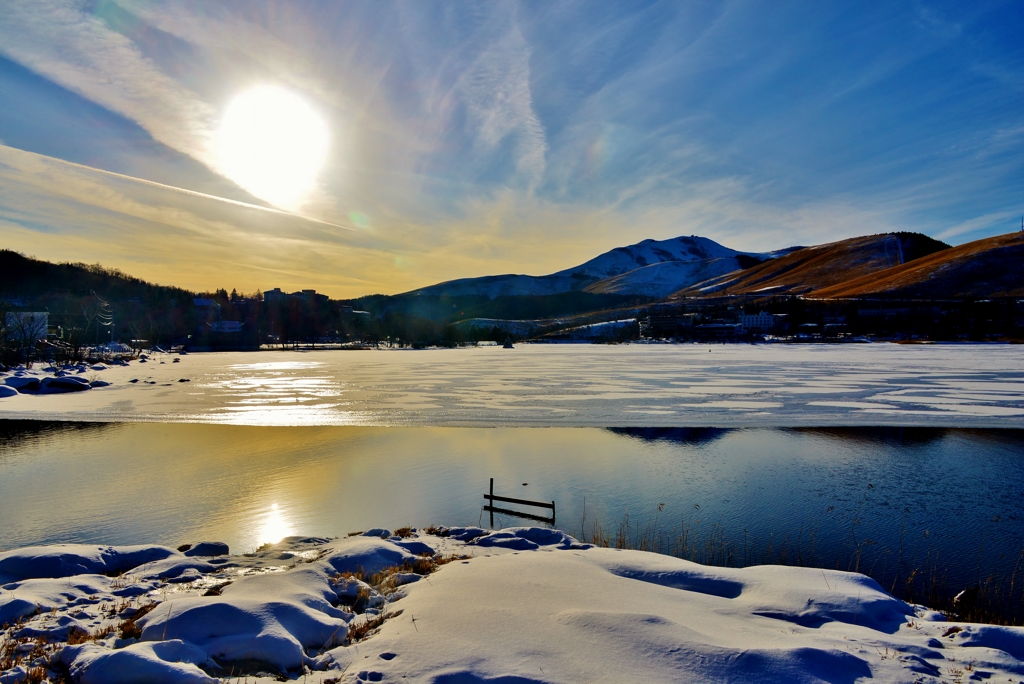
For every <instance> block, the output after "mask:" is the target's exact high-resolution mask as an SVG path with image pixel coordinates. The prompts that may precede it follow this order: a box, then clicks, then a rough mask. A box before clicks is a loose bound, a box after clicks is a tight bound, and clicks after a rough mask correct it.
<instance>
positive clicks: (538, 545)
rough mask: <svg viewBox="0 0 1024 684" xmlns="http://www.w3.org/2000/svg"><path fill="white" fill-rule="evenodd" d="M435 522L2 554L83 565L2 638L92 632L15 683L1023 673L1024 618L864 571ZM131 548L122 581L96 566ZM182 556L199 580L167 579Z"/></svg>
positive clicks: (1, 617)
mask: <svg viewBox="0 0 1024 684" xmlns="http://www.w3.org/2000/svg"><path fill="white" fill-rule="evenodd" d="M373 532H378V533H379V534H381V535H384V534H385V533H389V531H388V530H374V531H373ZM439 534H440V535H441V536H433V535H428V534H425V533H422V532H414V534H413V536H412V537H411V538H406V539H399V538H397V537H390V536H389V537H388V538H381V537H380V536H377V535H372V536H353V537H348V538H345V539H321V538H304V537H292V538H288V539H286V540H284V541H282V542H281V543H279V544H276V545H274V546H271V547H268V548H265V549H262V550H260V551H259V552H256V553H253V554H246V555H243V556H202V557H198V556H197V557H186V556H184V555H183V554H180V553H178V552H175V551H170V550H169V549H165V548H164V547H128V548H124V547H121V548H118V547H73V546H62V547H34V548H29V549H20V550H16V551H11V552H7V553H5V554H0V563H7V564H8V566H9V570H10V569H11V568H13V569H14V570H17V572H18V573H19V574H24V573H25V572H26V571H27V570H29V571H33V572H43V571H45V572H51V571H53V569H54V568H55V567H58V566H55V565H54V560H53V559H55V558H63V559H65V565H62V566H59V568H60V571H61V572H64V573H70V574H66V575H65V576H63V577H60V578H36V579H22V580H17V581H10V582H6V583H4V584H2V585H0V621H7V622H10V621H17V622H18V624H15V625H13V626H10V627H8V628H7V629H6V635H0V636H6V637H8V639H12V638H13V639H17V638H24V637H29V636H34V635H46V636H47V638H50V639H57V640H58V641H59V640H66V639H67V638H68V637H69V635H70V634H72V633H77V634H78V637H77V639H76V640H78V641H81V635H82V634H85V633H91V634H93V635H94V636H93V637H92V638H90V639H87V640H86V641H85V643H78V644H76V645H71V646H67V645H63V644H58V646H57V647H56V650H54V651H53V652H52V653H51V655H49V656H39V655H38V654H37V655H35V656H29V655H25V656H24V658H21V656H19V657H18V658H15V659H13V660H12V661H11V664H10V667H8V669H7V670H5V671H3V672H0V680H2V681H8V680H11V681H14V680H15V679H16V678H23V675H24V673H25V672H27V669H28V668H30V667H34V666H40V665H41V666H43V667H56V666H57V664H58V663H60V664H62V665H63V666H64V667H66V668H68V671H69V672H70V674H71V676H72V679H73V681H75V682H82V683H86V684H88V683H89V682H115V683H116V682H129V681H131V682H158V681H159V682H188V683H190V684H191V683H198V682H202V683H204V684H209V683H210V682H214V681H218V679H217V678H218V677H227V676H228V675H229V674H231V673H234V675H235V676H236V677H237V676H238V674H239V673H245V676H246V678H247V679H249V678H251V677H255V678H256V680H257V681H260V682H264V681H268V682H269V681H272V679H270V678H271V677H281V676H284V677H287V678H291V679H294V680H300V679H307V680H309V672H310V671H315V672H322V675H318V676H317V678H316V679H312V680H310V681H322V680H325V679H335V680H336V681H340V682H348V683H355V682H364V681H382V682H398V681H411V682H417V681H418V682H431V683H438V682H486V681H496V682H520V683H531V684H538V683H541V682H545V683H547V682H550V683H555V682H578V681H609V682H611V681H645V682H674V681H687V682H720V681H758V682H808V683H809V682H854V681H861V680H868V679H870V680H878V681H883V682H912V681H922V682H926V681H939V680H940V678H945V679H952V680H956V679H958V675H957V673H959V678H963V677H965V676H967V677H969V678H970V679H972V680H975V679H978V680H985V679H991V680H992V681H1006V680H1007V679H1008V678H1009V679H1011V681H1019V679H1020V677H1021V675H1024V629H1022V628H1013V627H998V626H993V625H972V624H961V623H950V622H946V621H945V620H944V618H943V617H942V616H941V615H939V614H937V613H935V612H932V611H929V610H927V609H925V608H923V607H921V606H913V605H909V604H906V603H904V602H902V601H899V600H897V599H895V598H893V597H892V596H889V595H888V594H886V593H885V591H883V590H882V588H881V587H879V586H878V585H877V584H876V583H875V582H874V581H873V580H871V579H869V578H867V577H865V576H863V575H858V574H854V573H845V572H838V571H832V570H819V569H810V568H790V567H780V566H757V567H751V568H745V569H734V568H712V567H705V566H701V565H698V564H695V563H691V562H688V561H683V560H679V559H675V558H670V557H666V556H659V555H656V554H651V553H644V552H638V551H622V550H616V549H604V548H595V547H593V546H591V545H587V544H580V543H578V542H577V541H576V540H575V539H573V538H572V537H571V536H569V535H567V534H565V533H563V532H560V531H557V530H549V529H543V528H531V527H517V528H509V529H505V530H498V531H488V530H483V529H480V528H448V529H446V528H440V529H439ZM199 546H200V545H195V547H193V548H196V547H199ZM217 548H218V547H217V546H216V545H214V546H212V547H207V549H208V550H217ZM152 554H156V555H163V557H162V558H157V559H155V560H154V559H150V558H148V557H147V555H152ZM428 557H429V558H431V559H433V561H428V560H427V558H428ZM12 559H16V560H17V562H15V561H14V560H12ZM214 560H217V561H219V562H218V563H212V562H209V561H214ZM68 561H72V562H70V563H69V562H68ZM136 561H139V565H136V566H135V567H130V568H127V569H128V570H129V572H128V573H127V574H125V575H122V576H120V577H115V578H111V577H105V576H101V575H98V574H94V572H92V569H93V568H96V567H103V568H105V567H121V566H123V565H126V564H127V565H130V564H131V563H133V562H136ZM431 563H433V564H434V565H433V566H432V567H430V566H431ZM182 568H183V569H182ZM26 569H27V570H26ZM69 569H70V570H69ZM169 569H182V570H181V571H180V572H179V574H178V576H181V575H184V574H186V573H188V574H189V576H190V577H191V578H192V579H191V580H190V581H189V582H187V583H175V582H171V581H170V580H172V579H174V578H173V577H169V576H168V571H169ZM431 570H435V572H433V574H431V575H430V576H429V578H427V579H424V578H423V573H427V572H429V571H431ZM161 575H163V576H164V577H163V578H161ZM370 582H373V583H375V584H374V585H372V586H371V584H370ZM125 597H128V598H125ZM132 597H133V598H132ZM126 604H127V605H126ZM126 621H127V622H126ZM129 623H130V624H133V625H135V627H136V630H135V631H132V630H128V631H125V634H126V636H125V637H124V638H122V637H121V636H119V634H118V633H117V632H116V631H115V632H113V633H111V628H112V627H118V629H120V630H123V627H124V625H125V624H129ZM353 639H355V641H354V642H353ZM4 643H16V642H14V641H6V642H5V641H4V640H2V639H0V644H4ZM18 653H19V654H20V653H22V652H21V651H19V652H18ZM968 672H969V673H970V674H969V675H967V674H966V673H968ZM257 675H258V676H257ZM945 679H943V681H944V680H945ZM220 681H224V680H223V679H222V680H220Z"/></svg>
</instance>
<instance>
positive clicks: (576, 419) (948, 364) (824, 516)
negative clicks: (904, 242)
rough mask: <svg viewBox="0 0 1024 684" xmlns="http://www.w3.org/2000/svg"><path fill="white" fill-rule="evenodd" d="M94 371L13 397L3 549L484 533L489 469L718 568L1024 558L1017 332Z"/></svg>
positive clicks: (306, 358) (573, 515)
mask: <svg viewBox="0 0 1024 684" xmlns="http://www.w3.org/2000/svg"><path fill="white" fill-rule="evenodd" d="M176 358H177V359H179V360H178V361H177V362H175V361H174V359H176ZM94 374H96V375H97V376H99V377H102V378H103V379H104V380H108V381H110V382H112V383H113V384H112V385H111V386H110V387H105V388H102V389H96V390H91V391H89V392H80V393H75V394H69V395H48V396H29V395H19V396H16V397H12V398H10V399H5V400H3V402H4V403H3V404H2V405H0V410H3V412H4V413H3V416H4V417H5V418H7V420H3V421H0V520H2V521H3V524H2V525H0V547H4V548H11V547H15V546H23V545H29V544H43V543H57V542H88V543H108V544H127V543H144V542H159V543H164V544H170V545H178V544H181V543H186V542H193V541H197V540H199V539H212V540H220V541H225V542H228V543H229V544H230V545H231V546H232V548H233V549H235V550H236V551H238V550H241V551H247V550H250V549H253V548H256V547H258V546H259V545H261V544H263V543H264V542H268V541H275V540H277V539H279V538H281V537H283V536H286V535H291V534H303V535H327V536H332V535H344V534H347V533H349V532H356V531H360V530H365V529H368V528H371V527H380V526H383V527H391V528H394V527H398V526H403V525H413V526H425V525H429V524H445V525H478V524H479V525H486V524H487V523H488V522H489V521H488V519H487V518H486V516H485V515H484V513H483V512H482V510H481V506H482V504H483V499H482V495H483V494H484V492H485V490H486V489H487V485H488V481H489V479H490V478H492V477H493V478H494V479H495V483H496V491H497V493H498V494H502V495H506V496H513V497H518V498H526V499H534V500H543V501H552V500H553V501H555V502H556V503H557V510H558V516H557V520H556V524H557V526H558V527H560V528H562V529H565V530H567V531H569V532H571V533H573V534H576V535H578V536H582V537H589V536H592V535H593V534H594V532H595V529H596V528H595V524H597V525H598V526H599V527H600V529H603V531H604V533H606V534H609V535H611V536H614V535H615V534H616V533H618V532H619V531H620V530H621V529H623V525H624V524H627V521H628V528H629V535H631V536H633V537H636V536H638V535H640V536H644V535H646V537H648V538H657V539H659V540H662V541H671V540H677V541H678V539H679V538H680V535H683V534H685V535H686V539H687V543H688V545H689V547H690V550H691V554H690V555H691V557H694V558H697V559H698V560H700V559H705V560H707V559H711V556H712V555H714V556H715V560H716V561H717V562H721V561H723V560H724V561H725V562H728V563H730V564H736V565H743V564H750V563H755V562H787V563H793V562H798V563H804V564H816V565H822V566H825V567H838V568H842V569H860V570H861V571H865V572H869V573H870V574H872V575H873V576H875V577H877V578H879V579H880V580H883V581H884V582H886V583H888V582H890V581H891V580H892V581H894V580H896V579H898V578H899V577H903V576H905V575H906V574H908V573H910V572H912V571H913V570H914V569H915V568H932V569H939V570H941V571H943V572H946V573H948V574H947V575H946V577H947V580H948V583H949V584H950V585H958V586H964V585H966V584H969V583H973V582H977V581H978V580H979V578H983V577H985V576H987V575H988V574H989V573H992V572H995V573H998V574H1001V575H1009V574H1010V573H1012V572H1013V571H1014V568H1015V567H1016V566H1017V563H1018V561H1019V559H1020V554H1021V551H1022V548H1024V510H1022V503H1021V498H1020V492H1021V491H1024V459H1022V457H1021V456H1022V454H1024V347H1022V346H1011V345H843V346H826V345H802V346H800V345H757V346H754V345H714V346H707V345H652V346H646V345H626V346H618V347H615V346H597V345H594V346H576V345H573V346H568V345H521V346H519V347H518V348H517V349H515V350H512V351H509V350H502V349H494V348H490V349H486V348H484V349H461V350H423V351H407V350H401V351H400V350H380V351H365V352H357V351H317V352H287V351H275V352H262V353H257V354H253V353H250V354H245V353H225V354H190V355H187V356H183V357H177V356H173V357H172V356H171V355H155V356H153V357H152V358H151V359H150V360H149V362H148V363H145V364H142V363H132V364H131V365H130V366H128V367H112V368H109V369H106V370H103V371H95V372H94ZM132 380H135V381H136V382H131V381H132ZM182 380H185V381H186V382H182ZM55 418H56V419H59V420H53V419H55ZM524 483H525V484H524ZM521 523H522V521H518V520H516V519H513V518H510V517H503V516H499V517H498V519H496V521H495V524H496V525H497V526H505V525H514V524H521Z"/></svg>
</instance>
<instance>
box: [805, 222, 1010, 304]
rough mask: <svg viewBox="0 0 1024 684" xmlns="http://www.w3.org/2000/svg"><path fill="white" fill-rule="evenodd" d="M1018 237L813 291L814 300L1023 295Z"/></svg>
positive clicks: (926, 258)
mask: <svg viewBox="0 0 1024 684" xmlns="http://www.w3.org/2000/svg"><path fill="white" fill-rule="evenodd" d="M1022 264H1024V233H1020V232H1015V233H1008V234H1006V235H998V236H996V237H991V238H985V239H983V240H975V241H974V242H968V243H967V244H964V245H960V246H959V247H952V248H950V249H944V250H942V251H939V252H935V253H933V254H930V255H927V256H923V257H921V258H919V259H915V260H914V261H909V262H908V263H905V264H902V265H899V266H894V267H892V268H889V269H885V270H882V271H879V272H877V273H872V274H870V275H865V276H861V277H859V278H854V279H852V280H847V281H845V282H842V283H838V284H836V285H833V286H831V287H826V288H823V289H820V290H817V291H815V293H814V296H815V297H821V298H840V297H892V298H901V299H964V298H975V297H979V298H987V297H1020V296H1022V295H1024V274H1022V270H1021V265H1022Z"/></svg>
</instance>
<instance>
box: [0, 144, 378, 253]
mask: <svg viewBox="0 0 1024 684" xmlns="http://www.w3.org/2000/svg"><path fill="white" fill-rule="evenodd" d="M0 147H6V148H7V149H9V150H15V151H17V152H22V153H25V154H31V155H34V156H37V157H42V158H43V159H47V160H49V161H52V162H57V163H59V164H64V165H66V166H73V167H75V168H78V169H83V170H85V171H92V172H93V173H101V174H103V175H105V176H112V177H114V178H120V179H122V180H128V181H133V182H135V183H142V184H143V185H151V186H153V187H154V188H161V189H163V190H171V191H172V192H180V193H181V194H183V195H192V196H193V197H201V198H203V199H210V200H213V201H215V202H224V203H226V204H234V205H235V206H239V207H245V208H246V209H256V210H257V211H265V212H268V213H271V214H278V215H280V216H291V217H293V218H297V219H302V220H303V221H310V222H311V223H319V224H321V225H325V226H331V227H332V228H341V229H342V230H351V231H352V232H353V233H356V232H359V231H358V230H357V229H355V228H353V227H352V226H342V225H339V224H337V223H331V222H330V221H324V220H321V219H318V218H313V217H312V216H303V215H302V214H296V213H294V212H290V211H284V210H283V209H275V208H274V207H261V206H260V205H258V204H249V203H248V202H240V201H238V200H233V199H228V198H227V197H218V196H217V195H208V194H206V193H205V192H197V191H195V190H188V189H186V188H179V187H177V186H176V185H166V184H165V183H157V182H156V181H151V180H146V179H145V178H136V177H135V176H128V175H126V174H123V173H115V172H114V171H106V170H104V169H97V168H96V167H95V166H86V165H85V164H77V163H75V162H72V161H68V160H66V159H59V158H57V157H50V156H47V155H45V154H38V153H37V152H28V151H27V150H21V149H18V148H17V147H9V146H7V145H0Z"/></svg>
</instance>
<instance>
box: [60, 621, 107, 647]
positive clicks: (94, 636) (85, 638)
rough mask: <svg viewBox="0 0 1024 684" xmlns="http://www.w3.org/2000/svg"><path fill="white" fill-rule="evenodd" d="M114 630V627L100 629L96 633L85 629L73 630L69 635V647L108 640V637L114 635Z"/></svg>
mask: <svg viewBox="0 0 1024 684" xmlns="http://www.w3.org/2000/svg"><path fill="white" fill-rule="evenodd" d="M114 629H115V628H114V625H107V626H106V627H100V628H99V629H97V630H96V631H94V632H87V631H85V630H84V629H73V630H71V631H70V632H69V633H68V645H69V646H74V645H76V644H84V643H88V642H90V641H99V640H100V639H106V638H107V637H108V636H110V635H111V634H113V633H114Z"/></svg>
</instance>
